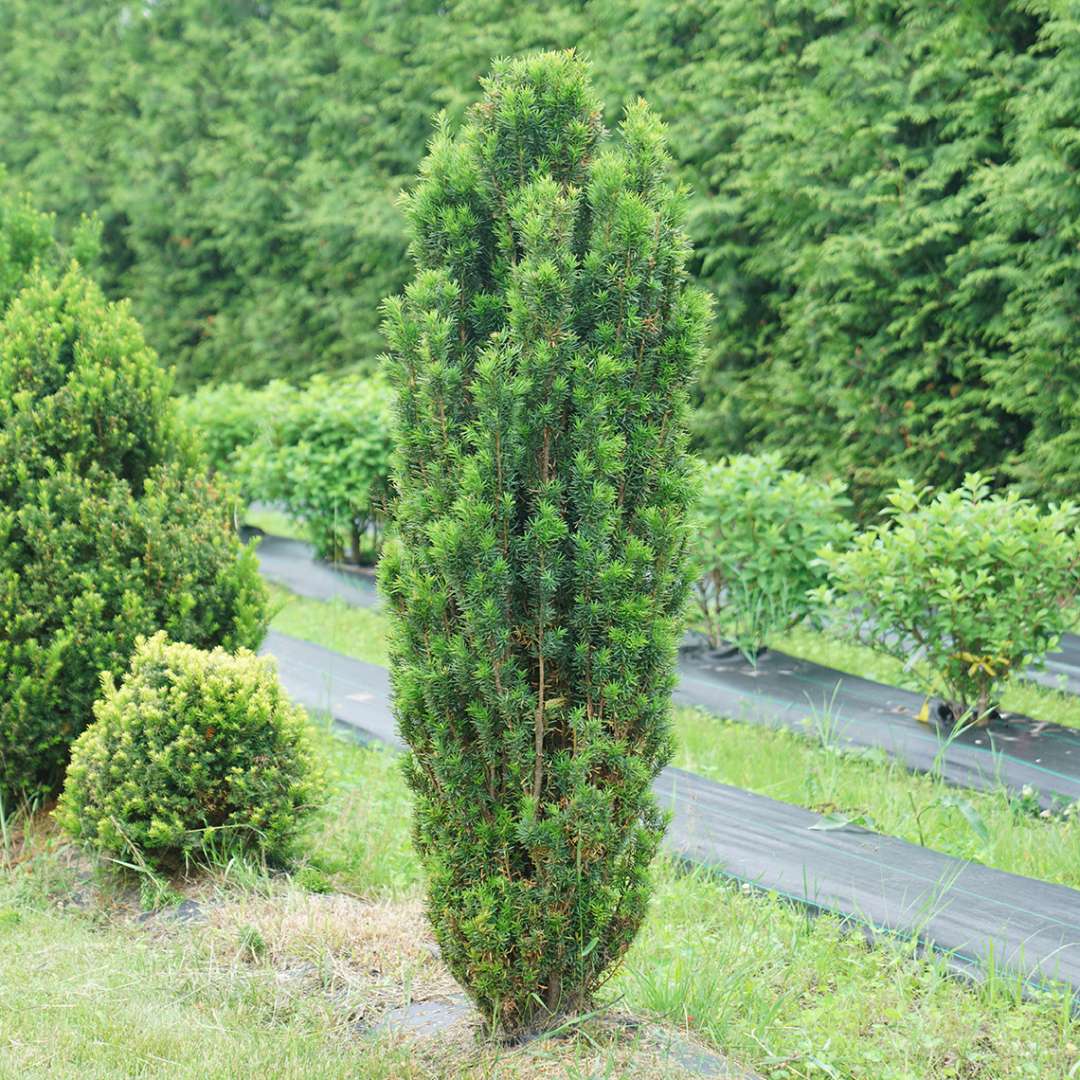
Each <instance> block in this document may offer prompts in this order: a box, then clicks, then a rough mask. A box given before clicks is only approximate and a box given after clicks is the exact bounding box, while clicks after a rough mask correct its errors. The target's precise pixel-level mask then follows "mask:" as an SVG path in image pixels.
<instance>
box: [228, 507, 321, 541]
mask: <svg viewBox="0 0 1080 1080" xmlns="http://www.w3.org/2000/svg"><path fill="white" fill-rule="evenodd" d="M244 523H245V524H246V525H254V526H255V527H256V528H257V529H262V531H263V532H264V533H269V534H270V535H271V536H284V537H285V538H286V539H288V540H304V541H310V540H311V536H310V534H309V533H308V530H307V526H306V525H305V524H304V523H303V522H302V521H297V520H296V519H295V518H293V517H290V516H289V515H288V514H286V513H285V512H284V511H283V510H275V509H274V508H273V507H272V506H260V507H250V506H249V507H248V510H247V513H246V514H245V515H244Z"/></svg>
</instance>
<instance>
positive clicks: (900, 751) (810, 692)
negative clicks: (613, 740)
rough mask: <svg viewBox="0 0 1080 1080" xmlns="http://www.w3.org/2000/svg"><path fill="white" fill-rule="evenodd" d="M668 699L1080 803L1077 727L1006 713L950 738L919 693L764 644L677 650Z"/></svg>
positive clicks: (986, 786)
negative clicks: (734, 649) (923, 717)
mask: <svg viewBox="0 0 1080 1080" xmlns="http://www.w3.org/2000/svg"><path fill="white" fill-rule="evenodd" d="M675 700H676V701H677V702H678V703H680V704H684V705H696V706H699V707H700V708H703V709H707V710H708V711H709V712H712V713H715V714H717V715H719V716H726V717H730V718H731V719H733V720H739V721H742V722H744V723H754V724H764V725H768V726H773V727H775V726H785V727H790V728H793V729H796V730H798V731H802V732H804V733H806V732H809V733H811V734H815V733H816V734H817V736H818V737H819V738H821V739H822V740H823V741H831V742H834V743H836V744H838V745H848V746H858V747H872V748H877V749H880V750H882V751H884V752H885V753H886V754H889V755H890V756H891V757H895V758H897V759H898V760H899V761H902V762H903V763H904V764H905V765H906V766H908V768H911V769H915V770H917V771H920V772H932V771H935V770H940V774H941V776H942V777H943V778H944V779H945V780H947V781H948V782H949V783H952V784H957V785H960V786H964V787H971V788H977V789H981V790H992V789H995V788H997V787H999V786H1001V785H1004V786H1005V787H1007V788H1009V789H1010V790H1012V791H1016V792H1019V791H1022V790H1023V789H1024V788H1025V787H1028V788H1030V789H1031V790H1032V791H1033V792H1034V793H1035V794H1036V797H1037V798H1038V801H1039V803H1040V805H1041V806H1042V807H1044V808H1048V809H1050V808H1055V807H1057V808H1060V807H1061V806H1063V805H1067V804H1069V803H1072V802H1076V801H1077V800H1080V730H1075V729H1071V728H1066V727H1062V726H1060V725H1059V724H1050V723H1043V722H1040V721H1035V720H1031V719H1028V718H1027V717H1022V716H1016V715H1013V714H1009V715H1007V716H1005V717H1004V718H1001V719H996V720H994V721H993V722H992V723H991V725H990V726H989V727H987V728H968V729H967V730H966V731H962V732H961V733H960V734H959V736H958V737H957V738H956V739H955V740H954V741H953V742H952V743H951V744H948V732H947V731H946V730H944V729H939V728H938V727H937V726H935V725H934V724H931V723H921V722H920V721H919V720H918V719H917V716H918V714H919V712H920V710H921V709H922V706H923V703H924V701H925V698H923V696H922V695H921V694H915V693H912V692H911V691H909V690H901V689H899V688H897V687H895V686H886V685H884V684H883V683H878V682H872V681H871V680H869V679H862V678H859V677H858V676H856V675H849V674H847V673H846V672H842V671H837V670H836V669H835V668H828V667H823V666H822V665H820V664H815V663H813V662H812V661H809V660H799V659H796V658H795V657H791V656H787V655H786V654H784V653H779V652H773V651H771V650H770V651H767V652H765V653H763V654H762V655H761V656H760V657H758V659H757V663H756V664H750V663H749V662H748V661H747V660H746V659H745V658H744V657H742V656H741V655H739V654H737V653H736V654H735V655H724V656H721V655H718V654H716V653H714V652H711V651H710V650H708V649H706V648H702V647H700V646H696V647H688V648H683V649H682V650H680V655H679V685H678V687H677V689H676V691H675ZM1078 858H1080V853H1078Z"/></svg>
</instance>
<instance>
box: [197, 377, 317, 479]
mask: <svg viewBox="0 0 1080 1080" xmlns="http://www.w3.org/2000/svg"><path fill="white" fill-rule="evenodd" d="M295 393H296V391H295V390H294V389H293V388H292V387H291V386H290V385H289V384H288V383H286V382H282V381H281V380H279V379H275V380H274V381H273V382H269V383H267V384H266V385H265V386H261V387H258V388H254V387H250V386H244V385H243V384H242V383H207V384H205V385H203V386H200V387H199V388H198V389H197V390H195V391H194V392H193V393H191V394H185V395H184V396H183V397H179V398H177V414H178V415H179V417H180V420H181V422H182V423H184V424H185V425H187V426H188V427H189V428H190V429H191V430H192V431H194V432H195V433H196V435H197V436H198V439H199V443H200V445H201V447H202V450H203V452H204V453H205V454H206V457H207V459H208V460H209V462H210V466H211V468H213V470H214V471H215V472H220V473H222V474H223V475H225V476H227V477H229V479H231V480H232V481H233V482H234V483H236V484H237V485H238V486H239V487H240V489H241V490H242V491H243V492H244V494H245V495H247V496H248V498H249V499H251V498H254V497H255V496H254V495H253V494H252V492H251V490H250V483H249V480H248V476H247V472H246V470H245V469H244V467H243V466H242V465H241V464H240V462H239V461H238V457H239V456H240V454H242V453H243V452H244V451H245V450H246V449H247V448H248V447H250V446H253V445H254V444H255V443H256V442H258V440H259V439H260V437H261V436H262V434H263V431H264V430H265V428H266V426H267V425H268V424H270V423H272V422H273V420H274V417H275V416H276V415H277V414H278V412H279V411H280V410H281V409H283V408H285V407H286V406H287V403H288V400H289V397H290V396H291V395H293V394H295Z"/></svg>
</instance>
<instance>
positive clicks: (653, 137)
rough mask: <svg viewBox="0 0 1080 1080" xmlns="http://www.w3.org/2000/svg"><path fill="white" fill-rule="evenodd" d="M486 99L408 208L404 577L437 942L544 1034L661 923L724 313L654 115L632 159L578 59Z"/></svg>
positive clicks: (394, 577)
mask: <svg viewBox="0 0 1080 1080" xmlns="http://www.w3.org/2000/svg"><path fill="white" fill-rule="evenodd" d="M484 88H485V94H484V98H483V100H482V101H481V102H480V104H479V105H478V106H477V107H476V108H475V110H474V111H473V112H472V113H471V118H470V120H469V122H468V123H467V124H465V125H464V126H463V127H462V128H461V130H460V131H458V132H457V133H452V132H451V129H450V127H449V126H448V125H446V124H443V125H441V126H440V127H439V129H438V131H437V134H436V136H435V138H434V140H433V142H432V145H431V151H430V154H429V156H428V158H427V159H426V161H425V162H424V164H423V166H422V168H421V180H420V183H419V184H418V185H417V187H416V189H415V190H414V191H413V192H412V194H411V195H410V197H409V199H408V201H407V204H406V213H407V216H408V220H409V223H410V226H411V230H412V246H411V250H412V253H413V257H414V260H415V263H416V276H415V279H414V281H413V283H412V285H411V286H410V287H409V288H408V290H407V291H406V293H405V295H404V296H403V297H401V298H397V299H394V300H392V301H389V302H388V303H387V305H386V333H387V336H388V339H389V343H390V354H391V355H390V360H389V368H390V372H391V376H392V381H393V384H394V387H395V389H396V390H397V393H398V404H397V439H398V453H397V460H398V465H397V472H396V488H397V493H398V495H397V501H396V504H395V507H394V517H395V520H396V524H397V526H398V529H399V530H400V536H399V537H396V538H395V539H394V540H393V541H392V542H391V543H390V544H388V545H387V549H386V553H385V554H384V556H383V560H382V563H381V566H380V576H381V582H382V587H383V590H384V593H385V595H386V597H387V600H388V606H389V609H390V612H391V621H392V630H391V646H390V647H391V657H392V666H393V683H394V695H395V709H396V712H397V716H398V720H399V723H400V727H401V733H402V735H403V736H404V738H405V739H406V740H407V742H408V743H409V747H410V753H409V756H408V759H407V761H408V764H407V777H408V781H409V784H410V786H411V788H412V790H413V792H414V794H415V796H416V840H417V846H418V850H419V852H420V855H421V857H422V859H423V861H424V864H425V866H426V868H427V873H428V879H429V913H430V916H431V920H432V924H433V926H434V929H435V934H436V936H437V938H438V940H439V943H440V945H441V948H442V954H443V956H444V957H445V959H446V962H447V963H448V965H449V966H450V970H451V971H452V972H453V973H454V975H455V977H456V978H457V979H458V980H459V981H460V982H461V983H462V985H463V986H464V987H465V988H466V989H467V990H468V992H469V994H470V995H471V996H472V998H473V1000H474V1001H475V1002H476V1003H477V1005H478V1007H479V1008H480V1010H481V1011H482V1013H483V1015H484V1016H485V1018H486V1019H487V1020H488V1021H489V1022H490V1023H491V1024H492V1025H493V1026H494V1027H496V1028H498V1029H500V1030H501V1031H502V1032H504V1033H506V1034H515V1033H521V1032H526V1031H529V1030H532V1029H535V1028H537V1027H541V1026H544V1025H548V1024H551V1023H553V1022H554V1021H555V1018H556V1017H557V1016H559V1015H560V1014H562V1013H565V1012H567V1011H572V1010H575V1009H578V1008H580V1007H581V1006H582V1005H583V1004H584V1003H585V1002H586V1001H587V1000H588V999H589V996H590V995H591V994H592V992H593V991H595V990H596V988H597V987H598V986H600V985H601V983H602V982H603V981H604V979H605V978H606V976H607V973H608V972H609V970H610V969H611V967H612V965H614V964H615V963H617V962H618V960H619V959H620V958H621V957H622V955H623V953H624V952H625V950H626V949H627V947H628V946H629V944H630V942H631V941H632V940H633V937H634V934H635V933H636V931H637V928H638V926H639V924H640V922H641V919H642V917H643V916H644V913H645V909H646V905H647V902H648V897H649V891H650V889H649V875H648V866H649V862H650V860H651V859H652V857H653V854H654V853H655V851H656V849H657V846H658V845H659V842H660V839H661V836H662V834H663V825H664V822H663V817H662V815H661V814H660V812H659V810H658V808H657V806H656V803H655V801H654V798H653V795H652V791H651V783H652V781H653V779H654V778H655V777H656V775H657V774H658V772H659V771H660V769H661V768H662V767H663V765H664V763H665V762H666V761H667V759H668V756H669V753H670V723H669V713H670V692H671V689H672V686H673V685H674V653H675V646H676V642H677V639H678V636H679V633H680V632H681V628H682V620H683V616H684V611H685V604H686V600H687V597H688V591H689V584H690V575H689V572H688V568H687V567H686V565H685V558H684V553H685V549H686V545H687V543H688V538H689V533H688V528H687V526H686V515H687V512H688V510H689V508H690V506H691V505H692V503H693V499H694V495H695V491H694V486H695V485H694V483H693V477H694V472H695V468H694V465H693V463H692V459H691V457H690V455H689V454H688V453H687V449H686V444H687V435H686V430H685V423H686V413H687V387H688V384H689V383H690V381H691V380H692V378H693V372H694V368H695V363H696V360H697V358H698V355H699V349H700V342H701V338H702V336H703V330H704V323H705V318H706V314H707V304H706V302H705V298H704V296H703V294H701V293H699V292H698V291H696V290H694V289H693V288H691V287H689V285H688V283H687V275H686V272H685V269H684V264H685V260H686V257H687V254H688V246H687V241H686V237H685V234H684V233H683V231H682V228H681V226H680V220H681V215H682V209H683V203H682V198H681V193H680V192H678V191H677V190H676V189H675V188H674V186H673V185H672V184H671V183H670V181H669V174H668V168H669V160H668V155H667V151H666V149H665V145H664V138H663V133H662V128H661V125H660V123H659V122H658V121H657V120H656V119H655V118H654V117H653V115H652V114H651V113H650V112H649V111H648V109H647V108H646V106H645V104H644V102H641V101H639V102H637V103H636V104H633V105H632V106H630V107H629V108H628V110H627V113H626V116H625V119H624V121H623V123H622V126H621V129H620V130H621V136H622V138H621V142H620V143H618V144H613V143H606V142H605V139H604V129H603V126H602V122H601V110H600V105H599V102H598V100H597V99H596V96H595V94H594V93H593V91H592V89H591V86H590V85H589V82H588V78H587V73H586V68H585V66H584V65H583V64H582V62H581V61H579V60H578V59H577V58H576V57H575V56H574V55H573V54H572V53H545V54H539V55H535V56H532V57H529V58H526V59H524V60H519V61H513V62H509V61H507V62H499V63H497V64H496V66H495V69H494V74H493V75H492V76H491V77H490V78H489V79H488V80H486V82H485V84H484Z"/></svg>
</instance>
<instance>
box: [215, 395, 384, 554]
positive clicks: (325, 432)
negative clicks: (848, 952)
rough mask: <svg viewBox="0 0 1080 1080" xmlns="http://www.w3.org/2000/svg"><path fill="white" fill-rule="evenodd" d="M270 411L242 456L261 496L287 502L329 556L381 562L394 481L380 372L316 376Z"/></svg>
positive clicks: (246, 478) (241, 464)
mask: <svg viewBox="0 0 1080 1080" xmlns="http://www.w3.org/2000/svg"><path fill="white" fill-rule="evenodd" d="M263 404H267V405H269V406H270V407H269V408H268V409H267V410H266V412H265V414H264V421H263V423H262V424H261V427H260V434H259V437H258V438H257V439H256V440H255V441H254V442H253V443H251V445H250V446H248V447H247V448H246V449H243V450H240V451H238V452H237V454H236V455H235V459H234V460H235V469H236V471H237V473H238V475H239V476H240V477H241V478H242V483H243V484H244V485H245V487H246V489H247V490H248V491H249V492H251V493H252V495H253V496H254V497H255V498H259V499H264V500H267V501H269V502H275V503H279V504H281V506H283V507H284V509H285V511H286V512H287V513H288V514H289V515H290V516H291V517H292V518H293V519H294V520H296V521H297V522H300V523H302V524H303V525H305V526H306V527H307V530H308V534H309V535H310V536H311V540H312V543H313V544H314V545H315V548H316V551H318V553H319V554H320V555H321V556H323V557H324V558H328V559H333V560H335V561H348V562H352V563H362V562H374V561H375V557H376V556H377V554H378V552H379V548H380V546H381V544H382V536H383V528H384V522H385V515H386V504H387V500H388V497H389V487H390V457H391V453H392V450H393V445H392V438H391V414H390V393H389V390H388V388H387V387H386V385H385V384H384V383H383V382H382V381H381V380H378V379H370V378H364V377H362V376H352V377H344V378H338V379H328V378H325V377H323V376H319V375H316V376H314V377H313V378H312V379H311V380H310V381H309V382H308V383H307V385H306V386H304V387H303V388H302V389H301V390H298V391H294V392H293V393H292V394H288V395H282V396H280V397H278V398H276V399H275V400H274V401H273V402H270V403H267V402H263Z"/></svg>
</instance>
